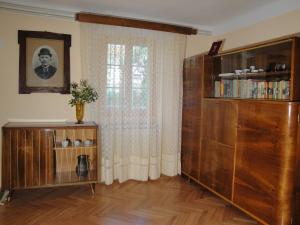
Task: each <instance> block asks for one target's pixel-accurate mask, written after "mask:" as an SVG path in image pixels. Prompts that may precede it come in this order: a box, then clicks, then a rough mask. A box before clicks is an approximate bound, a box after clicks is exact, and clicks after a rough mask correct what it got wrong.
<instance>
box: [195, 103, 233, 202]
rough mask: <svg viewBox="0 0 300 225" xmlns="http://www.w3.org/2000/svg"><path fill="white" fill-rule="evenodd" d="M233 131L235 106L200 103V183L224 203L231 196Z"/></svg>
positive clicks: (230, 104) (231, 104)
mask: <svg viewBox="0 0 300 225" xmlns="http://www.w3.org/2000/svg"><path fill="white" fill-rule="evenodd" d="M236 127H237V106H236V104H235V102H231V101H214V100H211V99H204V100H203V118H202V137H201V158H200V181H201V182H202V183H203V184H205V185H207V186H208V187H210V188H212V189H213V190H215V191H216V192H218V193H220V194H222V195H223V196H225V197H226V198H228V199H231V195H232V179H233V167H234V152H235V142H236Z"/></svg>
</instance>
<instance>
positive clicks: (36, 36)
mask: <svg viewBox="0 0 300 225" xmlns="http://www.w3.org/2000/svg"><path fill="white" fill-rule="evenodd" d="M18 43H19V45H20V48H19V49H20V56H19V94H30V93H32V92H52V93H61V94H69V93H70V47H71V35H69V34H58V33H51V32H41V31H24V30H19V31H18Z"/></svg>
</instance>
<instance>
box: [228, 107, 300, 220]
mask: <svg viewBox="0 0 300 225" xmlns="http://www.w3.org/2000/svg"><path fill="white" fill-rule="evenodd" d="M297 115H298V106H297V105H296V104H294V103H288V104H286V103H280V102H269V103H267V102H261V103H259V102H242V101H241V102H239V103H238V132H237V152H236V169H235V180H234V196H233V202H234V203H236V204H237V205H239V206H240V207H242V208H243V209H245V210H247V211H248V212H250V213H252V214H253V215H255V216H257V217H258V218H260V219H262V220H264V221H266V222H267V223H268V224H272V225H287V224H291V218H292V213H293V206H292V200H293V198H294V197H293V193H294V183H293V180H294V175H295V174H294V172H295V162H296V160H295V159H296V142H297V137H296V136H297V124H298V122H297Z"/></svg>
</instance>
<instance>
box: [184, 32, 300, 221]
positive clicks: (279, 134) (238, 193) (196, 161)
mask: <svg viewBox="0 0 300 225" xmlns="http://www.w3.org/2000/svg"><path fill="white" fill-rule="evenodd" d="M299 40H300V39H299V38H298V37H296V36H293V37H284V38H282V39H279V40H276V42H275V43H272V42H266V43H263V44H261V45H254V46H250V47H246V48H240V49H236V50H233V51H229V52H225V53H221V54H220V56H225V57H223V58H222V57H220V56H215V57H211V56H206V55H197V56H194V57H190V58H188V59H186V60H189V61H191V60H192V59H193V58H194V59H195V58H198V57H202V59H203V65H202V67H201V68H200V69H199V70H198V73H196V74H197V76H196V75H195V74H193V73H192V72H191V71H190V70H186V69H185V70H184V71H185V74H184V80H185V78H186V77H194V78H193V79H192V78H189V82H187V83H188V84H189V86H187V87H184V89H183V90H184V94H185V93H188V96H191V97H189V98H183V118H182V121H183V122H182V123H183V135H182V146H183V147H182V152H181V156H182V165H183V169H182V173H183V174H185V175H186V176H188V177H189V178H190V179H192V180H194V181H195V182H197V183H199V184H200V185H202V186H204V187H205V188H207V189H208V190H210V191H211V192H213V193H215V194H216V195H218V196H220V197H221V198H223V199H225V200H226V201H228V202H230V203H231V204H232V205H234V206H236V207H237V208H239V209H241V210H242V211H244V212H246V213H247V214H248V215H250V216H251V217H253V218H254V219H255V220H257V221H258V222H259V223H261V224H264V225H300V126H299V114H300V103H299V102H297V101H298V100H299V99H300V98H299V93H300V92H299V90H300V88H299V87H300V85H299V79H300V64H299V63H297V62H298V61H299V54H300V53H299V46H300V41H299ZM260 47H261V48H260ZM272 48H276V51H274V52H280V54H279V55H280V57H281V56H282V57H283V58H280V57H279V55H276V54H275V53H272V52H271V51H272ZM279 50H280V51H279ZM250 51H251V52H252V53H259V54H257V55H255V54H254V55H253V57H250V56H251V54H250V55H248V56H249V57H248V58H247V61H246V60H245V61H243V62H241V61H240V60H241V59H245V58H241V57H240V55H242V54H244V53H245V54H246V53H249V52H250ZM266 56H269V57H266ZM273 60H275V61H276V62H277V61H278V62H283V63H285V64H286V65H288V66H289V63H290V70H289V71H288V72H289V73H290V74H289V77H285V78H284V79H290V84H291V86H290V96H289V99H288V100H276V99H233V98H213V96H214V91H213V89H214V79H215V78H216V75H218V74H220V73H221V72H222V71H227V72H230V71H231V70H232V69H233V68H235V69H237V68H238V67H240V66H241V65H244V66H246V65H248V64H249V65H252V64H255V65H258V66H260V67H262V66H263V65H268V64H271V62H273ZM278 62H277V63H278ZM186 73H189V74H186ZM195 78H198V79H200V80H201V81H198V80H197V82H194V79H195ZM278 79H282V77H279V78H278ZM275 80H276V79H275ZM191 82H192V83H191ZM193 82H194V83H193ZM197 83H198V84H199V83H200V84H201V83H202V86H201V85H198V89H195V88H190V87H194V86H195V85H196V84H197ZM193 85H194V86H193ZM199 89H201V90H199ZM199 92H200V93H201V94H200V95H199V94H198V93H199ZM184 96H185V95H184ZM195 96H197V98H196V97H195ZM193 97H195V98H193ZM191 99H192V102H193V108H190V109H187V108H185V107H186V104H188V103H189V101H190V100H191ZM196 105H197V106H198V108H197V110H196V107H195V106H196ZM193 113H194V114H193ZM195 115H197V117H195ZM195 118H197V119H200V124H199V123H196V122H195V121H197V120H195ZM199 140H200V144H199ZM185 146H188V147H187V148H186V147H185ZM191 149H193V151H192V150H191ZM195 150H196V151H195ZM193 152H198V155H197V156H195V154H194V155H193ZM197 167H198V170H197V171H195V168H197ZM192 168H193V172H191V171H192Z"/></svg>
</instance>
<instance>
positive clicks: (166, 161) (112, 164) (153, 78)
mask: <svg viewBox="0 0 300 225" xmlns="http://www.w3.org/2000/svg"><path fill="white" fill-rule="evenodd" d="M185 42H186V36H185V35H180V34H173V33H166V32H158V31H149V30H143V29H135V28H125V27H116V26H107V25H98V24H86V23H82V24H81V54H82V55H81V58H82V74H83V77H84V78H86V79H88V80H89V82H91V83H92V85H93V86H94V87H95V88H96V89H97V91H98V93H99V95H100V99H99V100H98V101H97V102H96V103H93V104H90V105H89V106H88V108H87V117H88V119H90V120H93V121H96V122H97V123H98V124H99V128H100V129H99V130H100V140H101V141H100V142H101V143H100V145H101V146H100V159H99V162H100V165H99V171H101V177H100V181H102V182H105V183H106V184H111V183H112V182H113V180H119V182H124V181H126V180H128V179H135V180H142V181H145V180H148V179H157V178H159V176H160V175H161V174H165V175H168V176H174V175H177V174H178V173H180V147H181V140H180V135H181V99H182V68H183V58H184V53H185Z"/></svg>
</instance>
